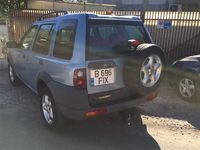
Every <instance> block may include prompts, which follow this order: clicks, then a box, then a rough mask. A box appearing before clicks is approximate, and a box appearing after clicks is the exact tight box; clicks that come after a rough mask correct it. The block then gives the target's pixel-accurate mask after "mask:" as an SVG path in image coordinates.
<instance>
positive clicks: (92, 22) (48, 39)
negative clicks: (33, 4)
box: [7, 13, 165, 128]
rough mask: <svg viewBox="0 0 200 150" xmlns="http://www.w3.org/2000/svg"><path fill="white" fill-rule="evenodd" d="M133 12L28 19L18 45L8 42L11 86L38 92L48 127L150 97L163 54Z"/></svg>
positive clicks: (118, 108) (156, 80) (109, 110)
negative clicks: (128, 13)
mask: <svg viewBox="0 0 200 150" xmlns="http://www.w3.org/2000/svg"><path fill="white" fill-rule="evenodd" d="M151 43H152V39H151V37H150V35H149V33H148V31H147V30H146V28H145V27H144V25H143V23H142V21H141V20H140V19H138V18H137V17H133V16H113V15H96V14H85V13H82V14H67V15H64V16H60V17H56V18H51V19H44V20H41V21H37V22H35V23H33V25H32V27H31V28H30V29H29V30H28V31H27V32H26V33H25V35H24V36H23V38H22V39H21V41H20V42H19V43H16V42H15V41H9V42H8V43H7V47H8V64H9V66H8V69H9V78H10V81H11V84H12V85H13V86H18V85H20V84H21V83H22V82H23V83H24V84H25V85H27V86H28V87H29V88H30V89H31V90H33V91H34V92H35V93H36V94H38V95H39V96H40V98H41V99H40V107H41V114H42V117H43V120H44V122H45V124H46V125H47V127H49V128H54V127H56V126H57V125H58V122H59V119H61V116H62V118H63V117H64V118H71V119H77V120H81V119H86V118H91V117H95V116H100V115H105V114H108V113H112V112H116V111H123V110H126V109H129V108H133V107H135V106H137V105H139V104H140V103H143V102H146V101H150V100H153V99H154V98H155V97H156V96H157V89H158V86H159V84H160V81H161V78H162V70H163V65H164V63H165V57H164V53H163V51H162V50H161V48H159V47H158V46H156V45H154V44H151Z"/></svg>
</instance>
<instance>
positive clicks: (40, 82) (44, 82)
mask: <svg viewBox="0 0 200 150" xmlns="http://www.w3.org/2000/svg"><path fill="white" fill-rule="evenodd" d="M50 81H52V78H51V77H50V76H49V75H48V74H47V73H45V72H42V73H39V75H38V78H37V85H36V88H37V89H36V90H37V93H38V95H39V94H40V92H41V90H42V89H43V88H48V89H49V87H48V83H49V82H50ZM49 90H50V89H49Z"/></svg>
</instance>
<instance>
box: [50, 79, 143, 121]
mask: <svg viewBox="0 0 200 150" xmlns="http://www.w3.org/2000/svg"><path fill="white" fill-rule="evenodd" d="M48 87H49V89H50V91H51V93H52V95H53V97H54V100H55V102H56V104H57V105H58V107H59V109H60V111H61V113H62V114H63V116H64V117H66V118H70V119H75V120H83V119H86V118H87V117H86V116H85V114H86V113H87V112H92V111H95V110H98V109H104V110H105V109H106V113H105V114H109V113H112V112H117V111H122V110H125V109H128V108H132V107H135V106H138V105H139V104H141V103H144V102H145V101H147V98H146V97H145V96H139V97H137V98H132V99H130V97H129V98H123V99H122V98H121V99H120V100H119V101H115V100H113V101H112V103H103V104H101V105H95V106H93V105H91V104H90V103H89V101H90V100H89V98H90V97H89V95H88V94H87V89H83V90H77V89H74V88H73V87H70V86H66V85H63V84H60V83H58V82H54V81H51V82H49V84H48ZM119 91H121V90H119ZM111 93H112V92H111Z"/></svg>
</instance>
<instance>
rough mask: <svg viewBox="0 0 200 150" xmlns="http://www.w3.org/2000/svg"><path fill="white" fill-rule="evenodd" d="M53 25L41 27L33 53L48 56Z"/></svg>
mask: <svg viewBox="0 0 200 150" xmlns="http://www.w3.org/2000/svg"><path fill="white" fill-rule="evenodd" d="M52 27H53V25H52V24H47V25H41V27H40V29H39V31H38V34H37V36H36V39H35V43H34V45H33V51H34V52H37V53H41V54H48V52H49V46H50V40H51V31H52Z"/></svg>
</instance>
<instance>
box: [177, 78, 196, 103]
mask: <svg viewBox="0 0 200 150" xmlns="http://www.w3.org/2000/svg"><path fill="white" fill-rule="evenodd" d="M197 83H198V81H196V80H194V79H192V78H191V77H189V76H184V77H181V78H180V79H179V80H178V83H177V86H176V88H177V91H178V95H179V96H180V98H182V99H183V100H185V101H188V102H197V98H198V93H199V87H198V86H197Z"/></svg>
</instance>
